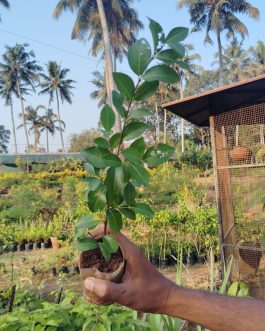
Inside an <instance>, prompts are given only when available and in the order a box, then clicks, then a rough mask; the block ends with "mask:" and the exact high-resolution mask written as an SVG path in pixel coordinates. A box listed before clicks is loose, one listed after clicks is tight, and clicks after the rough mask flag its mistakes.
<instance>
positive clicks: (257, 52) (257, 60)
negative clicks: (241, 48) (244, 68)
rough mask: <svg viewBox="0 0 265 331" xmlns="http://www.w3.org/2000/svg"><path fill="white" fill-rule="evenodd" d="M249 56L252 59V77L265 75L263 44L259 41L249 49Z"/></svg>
mask: <svg viewBox="0 0 265 331" xmlns="http://www.w3.org/2000/svg"><path fill="white" fill-rule="evenodd" d="M248 51H249V53H250V56H251V57H252V59H253V64H254V66H252V68H250V69H252V71H253V75H254V76H257V75H260V74H265V44H264V42H263V41H261V40H259V41H258V42H257V44H256V46H255V47H250V48H249V50H248Z"/></svg>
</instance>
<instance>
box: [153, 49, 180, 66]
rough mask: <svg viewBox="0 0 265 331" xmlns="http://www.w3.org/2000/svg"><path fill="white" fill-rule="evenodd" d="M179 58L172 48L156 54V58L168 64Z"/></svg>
mask: <svg viewBox="0 0 265 331" xmlns="http://www.w3.org/2000/svg"><path fill="white" fill-rule="evenodd" d="M178 58H179V56H178V54H177V53H176V52H175V51H174V50H173V49H166V50H164V51H161V52H159V53H158V54H157V55H156V59H157V60H159V61H162V62H164V63H166V64H168V65H170V64H174V63H176V60H177V59H178Z"/></svg>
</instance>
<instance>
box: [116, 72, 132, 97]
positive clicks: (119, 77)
mask: <svg viewBox="0 0 265 331" xmlns="http://www.w3.org/2000/svg"><path fill="white" fill-rule="evenodd" d="M113 78H114V81H115V84H116V86H117V89H118V90H119V91H120V92H121V94H122V95H124V96H125V98H126V99H127V100H131V99H132V97H133V95H134V91H135V87H134V82H133V80H132V79H131V77H130V76H128V75H126V74H123V73H121V72H114V73H113Z"/></svg>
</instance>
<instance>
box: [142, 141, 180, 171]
mask: <svg viewBox="0 0 265 331" xmlns="http://www.w3.org/2000/svg"><path fill="white" fill-rule="evenodd" d="M174 152H175V149H174V147H172V146H169V145H166V144H158V145H157V147H150V148H149V149H148V150H147V151H146V153H145V155H144V161H145V162H146V163H147V164H148V165H149V166H151V167H154V166H157V165H159V164H162V163H164V162H167V161H169V160H170V159H171V157H172V156H173V154H174Z"/></svg>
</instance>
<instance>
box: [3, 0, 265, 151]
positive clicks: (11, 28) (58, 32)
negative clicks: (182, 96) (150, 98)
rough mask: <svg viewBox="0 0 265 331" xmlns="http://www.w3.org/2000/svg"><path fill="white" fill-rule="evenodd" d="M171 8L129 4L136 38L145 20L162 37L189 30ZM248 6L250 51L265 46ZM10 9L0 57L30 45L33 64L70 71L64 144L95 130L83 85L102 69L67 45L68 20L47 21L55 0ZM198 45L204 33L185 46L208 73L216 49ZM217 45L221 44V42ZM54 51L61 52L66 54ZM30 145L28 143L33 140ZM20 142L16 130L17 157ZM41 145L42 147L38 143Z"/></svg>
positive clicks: (29, 0)
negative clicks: (137, 23)
mask: <svg viewBox="0 0 265 331" xmlns="http://www.w3.org/2000/svg"><path fill="white" fill-rule="evenodd" d="M176 2H177V0H164V1H158V0H140V1H135V8H136V10H137V11H138V13H139V16H140V19H141V20H142V21H143V22H144V25H145V29H144V30H143V31H141V32H140V33H139V37H145V38H147V39H148V40H150V41H151V35H150V32H149V30H148V20H147V18H146V17H151V18H153V19H154V20H156V21H158V22H159V23H160V24H161V25H162V27H163V28H164V30H165V32H168V31H169V30H170V29H171V28H173V27H175V26H187V27H190V23H189V15H188V13H187V10H186V9H183V10H181V11H179V10H176ZM250 2H251V4H252V5H255V6H257V7H258V8H259V9H260V13H261V19H260V21H259V22H255V21H253V20H251V19H249V18H247V17H243V16H242V20H243V21H244V23H245V24H246V25H247V26H248V29H249V38H246V40H245V43H244V46H245V47H246V48H247V47H249V46H250V45H254V44H255V43H256V42H257V40H259V39H261V40H263V41H265V37H264V31H265V29H264V27H265V26H264V16H265V2H264V1H260V0H252V1H251V0H250ZM10 3H11V9H10V10H9V11H7V10H5V9H2V8H1V16H2V23H1V24H0V54H2V53H3V51H4V47H5V45H11V46H12V45H14V44H15V43H16V42H18V43H23V42H27V43H29V44H30V47H29V49H33V50H34V51H35V54H36V58H37V60H38V61H39V64H41V65H44V64H45V63H47V62H48V61H49V60H56V61H58V62H59V63H61V65H62V66H64V67H67V68H70V70H71V72H70V75H69V78H72V79H74V80H76V81H77V84H76V89H75V90H74V94H75V96H74V98H73V103H72V105H68V104H63V106H62V118H63V120H64V121H65V123H66V131H65V138H66V141H67V142H69V137H70V134H72V133H79V132H81V131H82V130H84V129H90V128H92V127H96V126H97V122H98V118H99V112H100V110H99V109H98V108H97V105H96V102H94V101H93V100H91V99H90V96H89V95H90V93H91V91H92V90H93V86H92V84H91V83H89V81H90V80H91V78H92V77H91V72H92V71H94V70H96V69H99V70H100V69H101V68H102V63H101V62H100V61H99V59H97V58H93V57H92V56H91V55H89V49H90V44H89V43H86V44H83V43H81V42H80V41H76V40H71V30H72V26H73V22H74V15H72V14H70V13H65V14H63V16H62V17H61V18H60V19H59V20H55V19H53V18H52V12H53V9H54V8H55V5H56V3H57V1H56V0H38V1H36V0H24V1H19V0H10ZM14 34H15V35H14ZM25 37H27V38H29V39H32V40H35V41H39V42H41V43H44V44H49V45H52V46H54V47H55V48H51V47H48V46H45V45H43V44H40V43H37V42H34V41H32V40H29V39H27V38H25ZM213 38H214V36H213ZM203 40H204V33H203V32H201V33H193V34H191V35H190V36H189V38H188V40H187V42H188V43H192V44H193V45H194V47H195V51H196V53H200V55H201V57H202V61H201V65H203V66H205V67H210V66H211V63H212V61H213V54H214V53H215V51H216V45H214V46H210V45H208V46H205V45H204V43H203ZM223 41H224V44H225V40H224V38H223ZM56 48H60V49H63V50H65V51H66V52H64V51H62V50H59V49H56ZM68 52H70V53H74V54H75V55H74V54H70V53H68ZM119 69H120V70H123V71H125V72H127V73H128V72H129V69H128V66H127V64H126V63H123V64H121V65H120V64H118V70H119ZM38 104H44V105H48V97H46V96H41V97H40V96H37V95H31V96H28V97H27V100H26V105H32V106H36V105H38ZM14 106H15V120H16V125H19V124H20V123H21V120H20V119H19V117H18V113H19V112H20V107H19V103H18V102H17V101H16V102H15V105H14ZM0 124H4V125H5V126H6V128H9V129H11V119H10V112H9V108H7V107H6V106H5V105H4V103H3V102H2V101H0ZM30 139H31V140H33V136H31V137H30ZM24 141H25V140H24V136H23V131H22V130H21V129H20V130H19V132H18V142H19V143H20V144H21V146H20V149H21V151H22V150H23V146H22V145H23V144H24ZM41 142H42V143H44V139H42V140H41ZM12 143H13V142H12V139H11V144H12ZM51 143H52V144H54V145H53V147H52V150H54V151H55V150H57V148H59V147H60V146H59V144H60V141H59V137H58V136H56V137H55V139H54V140H53V141H51Z"/></svg>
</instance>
